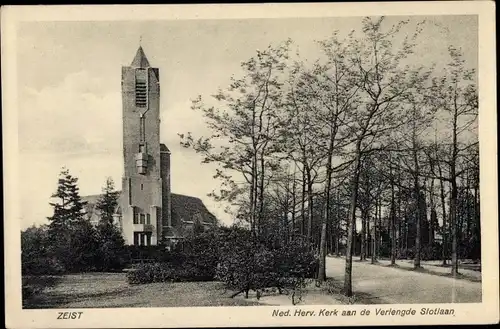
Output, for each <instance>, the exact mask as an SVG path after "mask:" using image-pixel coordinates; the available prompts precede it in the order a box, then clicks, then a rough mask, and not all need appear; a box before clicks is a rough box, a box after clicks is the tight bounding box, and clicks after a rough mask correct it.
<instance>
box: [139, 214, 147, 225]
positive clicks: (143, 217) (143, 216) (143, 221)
mask: <svg viewBox="0 0 500 329" xmlns="http://www.w3.org/2000/svg"><path fill="white" fill-rule="evenodd" d="M145 218H146V216H145V215H144V214H141V222H140V224H144V223H145V222H146V220H145Z"/></svg>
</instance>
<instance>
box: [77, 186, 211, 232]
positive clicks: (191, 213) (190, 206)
mask: <svg viewBox="0 0 500 329" xmlns="http://www.w3.org/2000/svg"><path fill="white" fill-rule="evenodd" d="M118 192H120V191H118ZM100 196H101V195H100V194H96V195H87V196H83V197H82V201H86V202H87V204H86V205H85V210H86V212H87V216H88V218H89V219H90V221H92V222H96V223H97V222H99V213H98V211H97V209H95V207H96V203H97V200H99V198H100ZM170 202H171V207H172V221H173V222H175V223H180V222H181V221H185V222H194V221H199V222H200V224H201V223H210V224H217V219H216V217H215V216H214V215H213V214H212V213H211V212H210V211H209V210H208V209H207V208H206V207H205V205H204V204H203V201H202V200H201V199H199V198H196V197H192V196H188V195H183V194H175V193H171V194H170ZM115 213H116V214H120V213H121V209H120V207H119V206H118V207H117V209H116V210H115Z"/></svg>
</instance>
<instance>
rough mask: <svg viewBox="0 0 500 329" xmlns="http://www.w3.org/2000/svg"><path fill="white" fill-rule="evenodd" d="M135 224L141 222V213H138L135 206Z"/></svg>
mask: <svg viewBox="0 0 500 329" xmlns="http://www.w3.org/2000/svg"><path fill="white" fill-rule="evenodd" d="M134 224H139V214H138V213H137V210H136V208H135V207H134Z"/></svg>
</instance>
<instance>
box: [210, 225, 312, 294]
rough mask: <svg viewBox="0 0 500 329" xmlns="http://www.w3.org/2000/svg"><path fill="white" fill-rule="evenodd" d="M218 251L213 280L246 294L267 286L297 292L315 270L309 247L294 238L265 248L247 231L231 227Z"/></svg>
mask: <svg viewBox="0 0 500 329" xmlns="http://www.w3.org/2000/svg"><path fill="white" fill-rule="evenodd" d="M219 252H220V258H219V263H218V267H217V274H216V278H217V279H219V280H221V281H223V282H224V283H225V284H226V286H227V287H229V288H232V289H236V290H237V291H239V292H245V293H246V295H248V292H249V290H260V289H264V288H271V287H276V288H278V290H280V291H281V290H282V289H291V290H296V289H299V288H300V287H302V286H303V285H304V282H305V280H306V279H307V278H310V277H314V276H315V273H316V269H317V267H318V260H317V258H316V257H315V255H314V254H313V252H312V248H311V245H310V244H308V243H307V242H306V241H305V240H303V239H301V238H298V237H297V238H296V239H294V240H292V241H290V242H288V243H286V244H283V245H281V246H279V245H269V243H268V242H267V240H259V239H257V238H256V237H254V236H252V235H251V234H250V232H248V231H247V230H243V229H238V228H233V229H230V230H227V231H226V232H225V234H224V239H223V240H222V243H221V247H220V250H219Z"/></svg>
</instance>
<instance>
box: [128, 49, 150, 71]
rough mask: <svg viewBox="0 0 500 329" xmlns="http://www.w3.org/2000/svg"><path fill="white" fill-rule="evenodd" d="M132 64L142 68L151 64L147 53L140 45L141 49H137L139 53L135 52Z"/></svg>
mask: <svg viewBox="0 0 500 329" xmlns="http://www.w3.org/2000/svg"><path fill="white" fill-rule="evenodd" d="M130 66H132V67H140V68H146V67H149V66H150V65H149V61H148V59H147V57H146V54H144V50H143V49H142V47H141V46H139V49H137V53H136V54H135V57H134V60H133V61H132V64H130Z"/></svg>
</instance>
